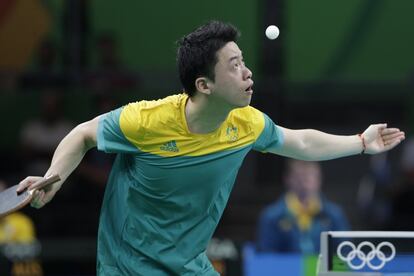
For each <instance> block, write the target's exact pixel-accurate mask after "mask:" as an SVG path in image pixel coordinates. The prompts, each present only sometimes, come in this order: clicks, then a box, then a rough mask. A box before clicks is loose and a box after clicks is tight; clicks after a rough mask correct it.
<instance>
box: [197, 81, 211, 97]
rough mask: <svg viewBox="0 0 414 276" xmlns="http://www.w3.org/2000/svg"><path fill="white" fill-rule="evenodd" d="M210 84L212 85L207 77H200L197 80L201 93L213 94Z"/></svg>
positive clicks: (198, 89)
mask: <svg viewBox="0 0 414 276" xmlns="http://www.w3.org/2000/svg"><path fill="white" fill-rule="evenodd" d="M210 86H211V82H210V80H209V79H208V78H206V77H200V78H197V79H196V80H195V87H196V90H197V91H198V92H200V93H203V94H205V95H210V94H211V90H210Z"/></svg>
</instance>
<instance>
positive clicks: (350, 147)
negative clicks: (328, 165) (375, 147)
mask: <svg viewBox="0 0 414 276" xmlns="http://www.w3.org/2000/svg"><path fill="white" fill-rule="evenodd" d="M301 131H303V137H304V138H303V141H305V142H304V143H303V149H302V150H301V153H300V154H301V155H302V156H301V157H302V158H301V159H305V160H315V161H320V160H329V159H334V158H339V157H344V156H349V155H355V154H359V153H361V152H362V150H363V142H362V138H361V137H359V136H358V135H349V136H342V135H332V134H327V133H324V132H321V131H318V130H313V129H306V130H301Z"/></svg>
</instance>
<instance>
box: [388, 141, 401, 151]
mask: <svg viewBox="0 0 414 276" xmlns="http://www.w3.org/2000/svg"><path fill="white" fill-rule="evenodd" d="M403 140H404V139H403ZM401 141H402V140H399V139H396V140H393V141H392V142H390V143H388V144H385V143H384V148H385V150H390V149H393V148H395V147H396V146H397V145H398V144H399V143H401Z"/></svg>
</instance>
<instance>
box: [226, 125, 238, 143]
mask: <svg viewBox="0 0 414 276" xmlns="http://www.w3.org/2000/svg"><path fill="white" fill-rule="evenodd" d="M226 136H227V139H228V140H229V142H234V141H236V140H237V139H238V138H239V131H238V129H237V127H234V126H231V125H230V126H228V127H227V130H226Z"/></svg>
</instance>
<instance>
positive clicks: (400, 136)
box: [381, 131, 405, 142]
mask: <svg viewBox="0 0 414 276" xmlns="http://www.w3.org/2000/svg"><path fill="white" fill-rule="evenodd" d="M381 137H382V140H384V142H385V141H388V140H394V139H399V140H401V141H402V140H404V139H405V133H404V132H401V131H400V132H394V133H390V134H387V135H382V136H381Z"/></svg>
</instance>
